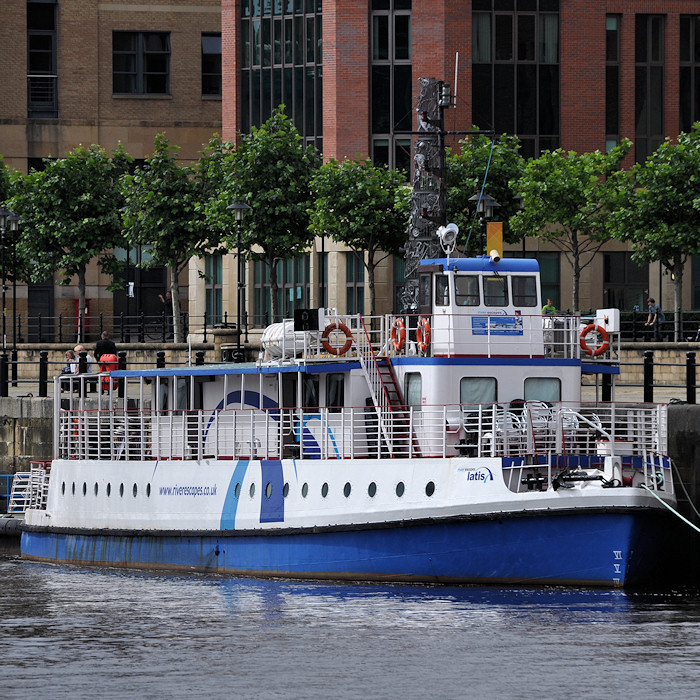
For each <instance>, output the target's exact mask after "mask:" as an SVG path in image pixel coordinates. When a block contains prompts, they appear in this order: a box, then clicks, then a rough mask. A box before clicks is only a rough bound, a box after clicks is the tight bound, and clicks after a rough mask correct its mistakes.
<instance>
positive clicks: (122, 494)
mask: <svg viewBox="0 0 700 700" xmlns="http://www.w3.org/2000/svg"><path fill="white" fill-rule="evenodd" d="M119 495H120V496H124V484H119Z"/></svg>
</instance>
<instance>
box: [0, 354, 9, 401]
mask: <svg viewBox="0 0 700 700" xmlns="http://www.w3.org/2000/svg"><path fill="white" fill-rule="evenodd" d="M8 359H9V358H8V356H7V353H6V352H3V353H2V354H0V396H9V387H8V385H7V363H8Z"/></svg>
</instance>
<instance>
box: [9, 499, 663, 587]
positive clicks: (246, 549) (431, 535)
mask: <svg viewBox="0 0 700 700" xmlns="http://www.w3.org/2000/svg"><path fill="white" fill-rule="evenodd" d="M662 531H663V528H662V527H660V525H659V522H658V514H656V513H654V512H649V511H647V512H636V513H597V514H579V513H573V514H561V515H555V514H552V513H549V514H547V515H544V516H541V517H540V516H532V517H519V518H503V519H494V520H479V521H450V522H444V523H432V524H424V525H417V526H412V527H411V526H404V527H396V528H391V527H387V528H381V529H365V530H352V531H347V530H346V531H335V532H316V533H301V534H288V535H253V536H246V535H237V536H226V535H218V536H217V535H211V536H209V535H207V536H201V535H191V536H188V535H186V534H181V533H179V534H178V535H177V536H175V535H174V536H147V535H144V534H143V533H139V534H137V535H133V536H131V535H129V536H126V535H124V536H121V535H107V534H102V533H100V534H95V535H91V534H61V533H52V532H50V531H49V532H47V531H42V532H30V531H25V532H24V533H23V534H22V554H23V556H25V557H28V558H31V559H40V560H48V561H54V562H66V563H80V564H97V565H108V566H125V567H140V568H165V569H170V568H172V569H178V568H187V569H195V570H201V571H211V572H221V573H225V572H230V573H249V574H255V575H270V576H281V575H284V576H295V577H312V578H348V579H355V580H365V579H366V580H397V581H398V580H416V581H440V580H443V581H450V582H458V581H463V582H478V581H492V582H498V581H501V582H511V583H512V582H517V583H574V584H576V583H578V584H594V585H610V586H617V585H623V584H624V585H630V584H633V583H637V582H640V581H642V580H644V579H645V578H647V577H648V576H649V574H650V573H651V570H652V566H653V564H654V563H655V562H656V560H657V556H658V554H659V553H660V550H661V545H662V542H661V536H660V532H662Z"/></svg>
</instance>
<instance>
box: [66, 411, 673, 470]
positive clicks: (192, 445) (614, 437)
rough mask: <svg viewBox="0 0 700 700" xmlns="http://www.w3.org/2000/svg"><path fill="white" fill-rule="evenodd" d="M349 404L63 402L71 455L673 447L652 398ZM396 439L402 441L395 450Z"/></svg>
mask: <svg viewBox="0 0 700 700" xmlns="http://www.w3.org/2000/svg"><path fill="white" fill-rule="evenodd" d="M383 421H384V422H385V426H384V427H385V428H386V430H387V432H388V433H389V434H390V435H391V442H390V443H389V442H388V441H387V440H386V438H385V436H384V431H383V430H382V429H381V427H380V423H379V419H378V416H377V411H376V409H375V407H374V406H370V407H364V406H363V407H350V408H343V409H327V408H323V409H307V410H297V409H272V410H259V409H247V408H245V409H240V408H238V409H225V410H217V411H212V410H208V411H196V410H173V411H151V410H145V411H144V410H128V411H124V410H120V409H114V410H108V409H105V410H84V411H80V410H62V411H60V412H59V416H58V426H57V429H58V435H57V454H56V456H57V457H61V458H68V459H129V460H142V459H183V458H184V459H206V458H228V459H238V458H246V459H282V458H288V457H305V458H311V459H314V458H315V459H353V458H361V457H375V458H383V457H390V456H393V457H418V456H421V457H450V456H458V455H465V456H479V457H500V456H523V455H534V456H538V455H551V454H556V455H594V456H600V457H604V456H605V455H606V454H625V455H639V456H642V455H655V454H661V455H664V454H666V446H667V434H668V425H667V411H666V407H665V406H663V405H653V404H628V403H617V404H602V405H598V404H590V405H588V404H585V403H578V404H564V403H561V404H554V405H549V404H545V403H542V402H536V401H533V402H513V403H512V404H479V405H471V404H454V405H447V406H421V407H406V409H405V412H404V413H403V414H402V415H400V416H397V415H395V414H392V413H391V412H386V413H384V414H383ZM397 446H400V447H402V449H400V450H397Z"/></svg>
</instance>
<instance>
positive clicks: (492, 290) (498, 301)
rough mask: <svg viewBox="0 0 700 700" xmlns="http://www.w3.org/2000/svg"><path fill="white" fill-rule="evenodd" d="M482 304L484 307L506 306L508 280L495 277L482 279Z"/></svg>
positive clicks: (499, 276)
mask: <svg viewBox="0 0 700 700" xmlns="http://www.w3.org/2000/svg"><path fill="white" fill-rule="evenodd" d="M484 304H485V305H486V306H508V278H507V277H502V276H501V275H497V276H496V277H484Z"/></svg>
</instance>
